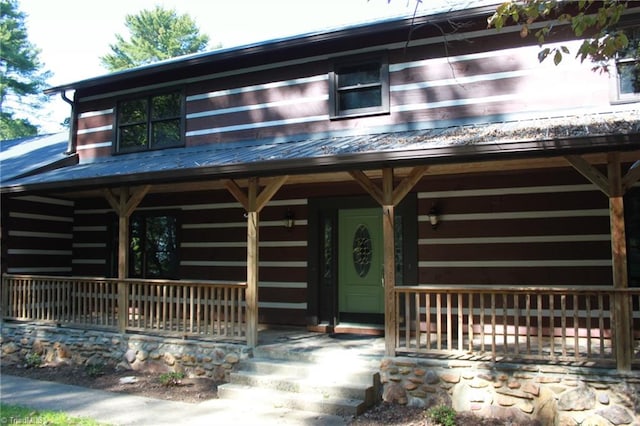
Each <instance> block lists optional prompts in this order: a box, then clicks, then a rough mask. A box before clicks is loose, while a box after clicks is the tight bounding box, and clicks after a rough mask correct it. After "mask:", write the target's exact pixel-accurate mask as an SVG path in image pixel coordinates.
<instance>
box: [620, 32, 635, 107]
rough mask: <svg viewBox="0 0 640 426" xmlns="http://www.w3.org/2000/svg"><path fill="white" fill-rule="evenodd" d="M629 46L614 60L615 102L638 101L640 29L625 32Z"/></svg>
mask: <svg viewBox="0 0 640 426" xmlns="http://www.w3.org/2000/svg"><path fill="white" fill-rule="evenodd" d="M625 34H626V36H627V38H628V39H629V44H628V45H627V47H626V48H625V49H624V50H621V51H620V52H618V55H617V57H616V60H615V66H616V69H615V89H614V100H615V101H622V102H624V101H632V102H633V101H638V100H640V28H638V27H636V28H630V29H628V30H625Z"/></svg>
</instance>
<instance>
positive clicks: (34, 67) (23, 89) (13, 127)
mask: <svg viewBox="0 0 640 426" xmlns="http://www.w3.org/2000/svg"><path fill="white" fill-rule="evenodd" d="M24 21H25V15H24V13H23V12H21V11H20V10H19V9H18V3H17V0H0V140H5V139H13V138H18V137H22V136H31V135H35V134H37V132H38V128H37V126H35V125H33V124H31V123H30V122H29V120H28V119H27V118H19V117H16V112H22V113H23V114H25V113H28V112H29V110H31V109H34V108H40V107H41V106H42V104H43V103H44V102H45V101H46V99H47V98H46V97H44V95H42V94H41V92H42V89H43V88H44V87H45V85H46V80H47V79H48V78H49V77H50V75H51V73H50V72H48V71H44V70H43V64H42V63H41V62H40V60H39V58H38V56H39V54H40V50H39V49H37V48H36V47H35V46H34V45H33V44H31V43H30V42H29V38H28V35H27V29H26V27H25V23H24ZM17 108H22V109H23V110H22V111H17Z"/></svg>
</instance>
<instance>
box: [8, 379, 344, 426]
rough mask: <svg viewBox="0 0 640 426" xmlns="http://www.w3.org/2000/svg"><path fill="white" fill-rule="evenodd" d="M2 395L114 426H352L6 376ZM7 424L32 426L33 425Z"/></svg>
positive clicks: (256, 407) (338, 420)
mask: <svg viewBox="0 0 640 426" xmlns="http://www.w3.org/2000/svg"><path fill="white" fill-rule="evenodd" d="M0 394H1V395H2V403H3V404H14V405H21V406H25V407H30V408H34V409H38V410H55V411H63V412H65V413H67V414H69V415H70V416H73V417H89V418H92V419H94V420H97V421H99V422H102V423H107V424H112V425H159V426H160V425H176V426H180V425H184V426H198V425H203V426H204V425H207V426H209V425H236V426H241V425H247V426H254V425H265V426H270V425H285V426H287V425H288V426H298V425H300V426H302V425H304V426H343V425H346V419H344V418H342V417H339V416H331V415H327V414H318V413H311V412H305V411H295V410H290V409H286V408H281V407H273V406H268V405H263V404H260V403H259V401H255V403H253V404H252V405H251V408H250V409H247V406H246V404H238V403H236V402H234V401H231V400H223V399H211V400H208V401H204V402H201V403H198V404H188V403H184V402H177V401H165V400H160V399H153V398H145V397H141V396H136V395H128V394H121V393H113V392H105V391H100V390H95V389H87V388H83V387H79V386H72V385H64V384H60V383H53V382H45V381H40V380H32V379H27V378H23V377H15V376H5V375H2V376H0ZM7 421H8V422H9V423H14V422H17V423H20V422H24V423H28V422H29V419H7Z"/></svg>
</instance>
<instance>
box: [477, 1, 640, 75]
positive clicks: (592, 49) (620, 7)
mask: <svg viewBox="0 0 640 426" xmlns="http://www.w3.org/2000/svg"><path fill="white" fill-rule="evenodd" d="M576 6H577V8H576ZM626 8H627V2H626V1H617V0H603V1H598V2H596V1H595V0H580V1H577V2H561V1H558V0H524V1H515V0H511V1H508V2H505V3H502V4H501V5H500V6H498V7H497V8H496V12H495V13H494V14H493V16H492V17H491V18H489V20H488V24H489V27H495V28H496V29H497V30H500V29H502V28H504V26H506V25H520V26H521V28H520V36H521V37H528V36H530V35H531V31H530V26H531V24H533V23H534V22H537V21H539V22H543V24H544V25H543V26H542V28H540V29H539V30H538V31H536V32H535V33H534V34H533V35H534V37H535V38H536V40H537V42H538V44H539V45H540V46H543V45H544V44H545V43H547V39H548V38H549V37H551V36H553V33H554V27H553V26H554V25H557V22H559V23H568V24H570V25H571V30H572V32H573V33H574V34H575V35H576V36H577V37H579V38H582V37H584V38H585V39H584V41H583V43H582V45H581V46H580V48H579V49H578V51H577V52H576V57H577V58H579V59H580V60H581V61H585V60H587V59H589V60H591V61H593V62H595V63H597V64H598V65H597V68H601V69H604V68H606V62H607V61H608V60H609V59H611V58H614V57H615V56H616V55H617V54H618V53H620V52H624V51H625V49H627V47H628V45H629V40H628V38H627V37H626V35H625V34H624V33H623V32H622V31H617V30H615V27H616V25H617V24H618V22H619V20H620V17H621V16H622V13H623V12H624V11H625V9H626ZM554 21H555V22H554ZM567 54H570V52H569V49H568V48H567V47H565V46H561V47H559V48H544V49H542V50H541V51H540V52H539V53H538V60H539V61H540V62H542V61H544V60H545V59H546V58H548V57H552V58H553V62H554V64H556V65H558V64H560V63H561V62H562V58H563V56H564V55H567ZM634 55H636V56H637V50H634Z"/></svg>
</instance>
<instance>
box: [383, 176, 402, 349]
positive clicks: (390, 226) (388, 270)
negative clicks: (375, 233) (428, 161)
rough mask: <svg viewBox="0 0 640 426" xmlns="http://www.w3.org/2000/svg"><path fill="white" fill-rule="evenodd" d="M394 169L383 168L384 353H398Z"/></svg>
mask: <svg viewBox="0 0 640 426" xmlns="http://www.w3.org/2000/svg"><path fill="white" fill-rule="evenodd" d="M393 192H394V191H393V169H383V170H382V202H383V204H382V244H383V250H382V251H383V254H384V268H383V272H384V353H385V355H386V356H395V354H396V341H397V338H398V336H396V325H397V313H398V312H397V309H396V297H395V290H394V289H395V286H396V252H395V206H394V204H393V199H394V197H393Z"/></svg>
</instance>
